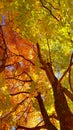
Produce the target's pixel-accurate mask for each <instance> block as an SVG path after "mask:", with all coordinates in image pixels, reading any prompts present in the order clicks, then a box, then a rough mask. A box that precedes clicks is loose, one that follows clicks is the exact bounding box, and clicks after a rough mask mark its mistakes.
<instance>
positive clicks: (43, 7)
mask: <svg viewBox="0 0 73 130" xmlns="http://www.w3.org/2000/svg"><path fill="white" fill-rule="evenodd" d="M40 2H41V4H42V6H43V8H45V9H46V10H47V11H49V12H50V15H51V16H52V17H53V18H54V19H55V20H57V21H58V22H59V19H58V18H57V17H56V16H55V15H53V13H52V11H51V10H50V9H49V8H48V7H47V6H45V5H44V4H43V2H42V0H40Z"/></svg>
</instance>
